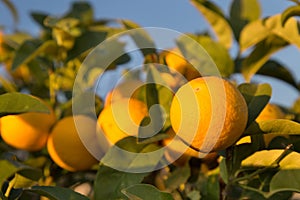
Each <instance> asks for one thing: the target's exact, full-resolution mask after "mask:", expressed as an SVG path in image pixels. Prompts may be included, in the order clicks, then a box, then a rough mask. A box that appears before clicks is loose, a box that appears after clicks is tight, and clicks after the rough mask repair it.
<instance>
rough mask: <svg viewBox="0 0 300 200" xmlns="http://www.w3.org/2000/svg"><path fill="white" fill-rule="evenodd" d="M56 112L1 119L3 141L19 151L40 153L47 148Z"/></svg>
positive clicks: (26, 114) (25, 114)
mask: <svg viewBox="0 0 300 200" xmlns="http://www.w3.org/2000/svg"><path fill="white" fill-rule="evenodd" d="M55 121H56V117H55V115H54V112H53V111H51V113H50V114H47V113H33V112H29V113H24V114H19V115H7V116H4V117H2V118H1V135H2V138H3V140H4V141H5V142H6V143H7V144H9V145H11V146H13V147H15V148H18V149H23V150H27V151H38V150H41V149H42V148H43V147H45V145H46V142H47V138H48V135H49V132H50V128H51V127H52V125H53V124H54V123H55Z"/></svg>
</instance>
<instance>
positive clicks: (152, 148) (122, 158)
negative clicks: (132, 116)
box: [101, 137, 164, 172]
mask: <svg viewBox="0 0 300 200" xmlns="http://www.w3.org/2000/svg"><path fill="white" fill-rule="evenodd" d="M163 154H164V151H163V150H160V147H159V146H158V145H156V144H141V143H137V140H136V138H135V137H127V138H124V139H122V140H120V141H118V142H117V143H116V144H115V145H114V146H112V147H111V148H110V149H109V150H108V152H107V153H106V154H105V156H104V157H103V158H102V159H101V163H103V164H104V165H106V166H109V167H112V168H115V169H117V170H119V171H126V172H149V171H153V170H154V169H155V167H156V166H157V164H158V163H159V161H160V160H161V158H162V157H163Z"/></svg>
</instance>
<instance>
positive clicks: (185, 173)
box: [165, 165, 191, 190]
mask: <svg viewBox="0 0 300 200" xmlns="http://www.w3.org/2000/svg"><path fill="white" fill-rule="evenodd" d="M190 170H191V169H190V167H189V166H188V165H185V166H184V167H178V168H176V169H175V170H174V171H172V172H171V174H170V176H168V178H167V179H166V180H165V185H166V188H168V189H170V190H174V189H176V188H178V187H179V186H180V185H181V184H184V183H186V182H187V180H188V178H189V177H190V175H191V171H190Z"/></svg>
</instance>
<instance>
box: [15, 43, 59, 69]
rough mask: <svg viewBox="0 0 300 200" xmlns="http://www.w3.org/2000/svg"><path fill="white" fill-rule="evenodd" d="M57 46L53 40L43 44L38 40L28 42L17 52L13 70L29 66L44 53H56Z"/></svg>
mask: <svg viewBox="0 0 300 200" xmlns="http://www.w3.org/2000/svg"><path fill="white" fill-rule="evenodd" d="M55 49H56V44H55V42H54V41H53V40H48V41H46V42H42V41H40V40H38V39H33V40H26V41H25V42H24V43H23V44H22V45H21V46H20V48H19V49H18V50H17V51H16V55H15V57H14V60H13V63H12V66H11V69H12V70H16V69H17V68H18V67H19V66H21V65H22V64H27V63H29V62H30V61H31V60H33V59H34V58H35V57H36V56H38V55H40V54H42V53H49V52H54V51H55Z"/></svg>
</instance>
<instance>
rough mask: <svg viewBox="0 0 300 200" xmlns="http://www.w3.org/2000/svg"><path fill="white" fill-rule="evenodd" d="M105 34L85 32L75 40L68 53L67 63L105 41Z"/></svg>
mask: <svg viewBox="0 0 300 200" xmlns="http://www.w3.org/2000/svg"><path fill="white" fill-rule="evenodd" d="M106 36H107V33H105V32H94V31H87V32H85V33H83V34H82V35H81V36H79V37H77V38H76V39H75V44H74V47H73V48H72V49H71V50H70V51H69V52H68V57H67V61H69V60H71V59H74V58H76V57H77V56H79V55H81V54H82V53H84V52H85V51H87V50H89V49H91V48H93V47H96V46H97V45H98V44H100V43H101V42H102V41H103V40H105V38H106Z"/></svg>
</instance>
